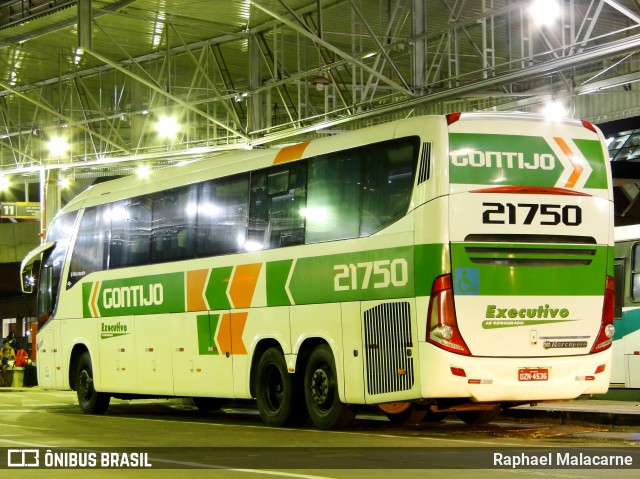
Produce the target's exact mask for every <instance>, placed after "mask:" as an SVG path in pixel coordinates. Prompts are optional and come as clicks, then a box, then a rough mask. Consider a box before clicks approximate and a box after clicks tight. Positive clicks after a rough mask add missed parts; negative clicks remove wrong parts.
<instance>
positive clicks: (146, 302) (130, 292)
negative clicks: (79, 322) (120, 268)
mask: <svg viewBox="0 0 640 479" xmlns="http://www.w3.org/2000/svg"><path fill="white" fill-rule="evenodd" d="M92 286H93V283H86V284H84V285H83V287H82V298H83V312H84V315H85V317H91V316H92V314H91V309H90V305H89V302H90V301H91V288H92ZM95 299H96V306H97V308H98V310H99V312H100V316H102V317H114V316H133V315H137V314H160V313H177V312H182V311H184V273H168V274H157V275H152V276H140V277H135V278H123V279H113V280H105V281H103V282H101V283H100V290H99V291H98V293H97V296H96V298H95Z"/></svg>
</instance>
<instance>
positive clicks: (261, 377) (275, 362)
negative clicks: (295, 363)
mask: <svg viewBox="0 0 640 479" xmlns="http://www.w3.org/2000/svg"><path fill="white" fill-rule="evenodd" d="M299 382H300V381H299V380H297V377H296V376H295V375H294V374H290V373H289V371H288V369H287V363H286V361H285V359H284V356H283V355H282V352H280V350H279V349H278V348H275V347H272V348H269V349H267V350H266V351H265V352H264V354H263V355H262V357H261V358H260V361H259V362H258V367H257V370H256V399H257V402H258V411H260V417H261V418H262V421H263V422H264V423H265V424H267V425H269V426H276V427H280V426H299V425H301V424H303V423H304V422H305V421H306V419H307V413H306V411H305V409H304V405H303V403H302V391H301V387H300V384H299Z"/></svg>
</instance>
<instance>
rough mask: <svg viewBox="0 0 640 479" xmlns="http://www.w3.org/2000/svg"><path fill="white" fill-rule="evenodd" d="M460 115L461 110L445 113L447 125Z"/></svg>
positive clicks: (456, 119)
mask: <svg viewBox="0 0 640 479" xmlns="http://www.w3.org/2000/svg"><path fill="white" fill-rule="evenodd" d="M461 116H462V113H461V112H455V113H449V114H448V115H447V125H451V124H452V123H455V122H456V121H458V120H459V119H460V117H461Z"/></svg>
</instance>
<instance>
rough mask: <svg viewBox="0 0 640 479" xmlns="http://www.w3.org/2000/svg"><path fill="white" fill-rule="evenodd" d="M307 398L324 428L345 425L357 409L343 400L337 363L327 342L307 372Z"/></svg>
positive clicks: (314, 418)
mask: <svg viewBox="0 0 640 479" xmlns="http://www.w3.org/2000/svg"><path fill="white" fill-rule="evenodd" d="M304 400H305V402H306V404H307V410H308V411H309V415H310V416H311V420H312V421H313V423H314V424H315V425H316V426H317V427H318V428H320V429H340V428H345V427H347V426H348V425H349V424H351V422H353V419H354V418H355V410H354V409H353V408H352V407H349V406H347V405H346V404H343V403H342V402H340V397H339V396H338V378H337V375H336V364H335V360H334V359H333V353H332V352H331V348H330V347H329V346H328V345H327V344H321V345H319V346H316V347H315V349H314V350H313V351H312V352H311V355H310V356H309V361H308V362H307V367H306V369H305V374H304Z"/></svg>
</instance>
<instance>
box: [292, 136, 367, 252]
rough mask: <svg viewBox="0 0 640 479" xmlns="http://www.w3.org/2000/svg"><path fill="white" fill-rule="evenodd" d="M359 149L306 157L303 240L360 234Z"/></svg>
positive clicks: (338, 237) (332, 238) (318, 239)
mask: <svg viewBox="0 0 640 479" xmlns="http://www.w3.org/2000/svg"><path fill="white" fill-rule="evenodd" d="M361 151H362V149H361V148H352V149H350V150H346V151H340V152H337V153H330V154H328V155H323V156H318V157H315V158H312V159H311V160H309V191H308V194H307V208H306V210H305V218H306V221H307V224H306V226H307V228H306V242H307V243H315V242H318V241H332V240H339V239H346V238H357V237H358V236H359V235H360V192H361V189H360V184H361V182H362V181H361V156H362V155H361Z"/></svg>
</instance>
